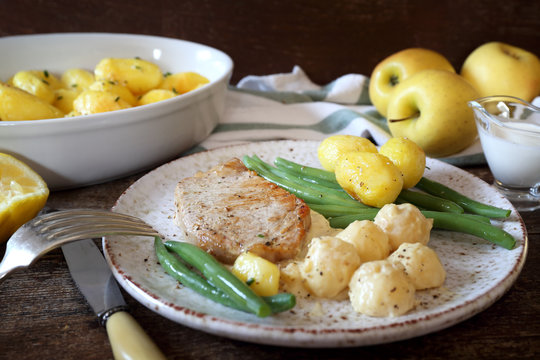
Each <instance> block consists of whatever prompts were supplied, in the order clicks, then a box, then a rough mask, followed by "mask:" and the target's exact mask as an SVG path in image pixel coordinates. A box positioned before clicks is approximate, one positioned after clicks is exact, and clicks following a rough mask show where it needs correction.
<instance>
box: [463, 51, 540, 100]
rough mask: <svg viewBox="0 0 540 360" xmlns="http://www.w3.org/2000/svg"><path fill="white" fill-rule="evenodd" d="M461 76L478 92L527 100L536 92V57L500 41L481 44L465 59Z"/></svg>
mask: <svg viewBox="0 0 540 360" xmlns="http://www.w3.org/2000/svg"><path fill="white" fill-rule="evenodd" d="M461 76H463V77H464V78H465V79H467V81H469V82H470V83H471V84H472V85H473V86H474V87H475V88H476V90H478V93H479V94H480V96H491V95H510V96H515V97H518V98H521V99H523V100H526V101H531V100H532V99H534V98H535V97H536V96H538V95H540V59H538V57H537V56H536V55H535V54H533V53H531V52H529V51H527V50H524V49H521V48H518V47H515V46H512V45H508V44H504V43H501V42H495V41H494V42H489V43H486V44H484V45H481V46H480V47H478V48H477V49H476V50H474V51H473V52H472V53H471V54H470V55H469V56H468V57H467V59H465V62H464V63H463V66H462V68H461Z"/></svg>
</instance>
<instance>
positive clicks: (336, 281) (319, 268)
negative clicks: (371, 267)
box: [300, 236, 361, 299]
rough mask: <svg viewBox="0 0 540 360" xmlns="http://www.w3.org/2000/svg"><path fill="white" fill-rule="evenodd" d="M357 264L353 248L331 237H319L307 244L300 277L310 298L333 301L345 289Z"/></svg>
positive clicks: (358, 262)
mask: <svg viewBox="0 0 540 360" xmlns="http://www.w3.org/2000/svg"><path fill="white" fill-rule="evenodd" d="M360 263H361V260H360V256H358V254H357V253H356V249H355V248H354V246H353V245H352V244H350V243H348V242H346V241H343V240H341V239H338V238H336V237H333V236H321V237H318V238H314V239H312V241H311V243H310V244H309V248H308V252H307V255H306V257H305V258H304V260H303V262H302V263H301V264H300V273H301V274H302V277H303V279H304V280H305V286H306V287H307V289H308V290H309V292H310V293H311V294H313V295H315V296H318V297H321V298H327V299H332V298H335V297H337V296H338V295H339V294H340V293H341V292H342V291H343V290H345V289H346V288H347V285H348V283H349V280H350V278H351V276H352V274H353V273H354V271H355V270H356V269H357V268H358V266H360Z"/></svg>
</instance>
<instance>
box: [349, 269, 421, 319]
mask: <svg viewBox="0 0 540 360" xmlns="http://www.w3.org/2000/svg"><path fill="white" fill-rule="evenodd" d="M349 298H350V300H351V304H352V306H353V308H354V310H355V311H356V312H359V313H362V314H365V315H369V316H376V317H384V316H399V315H403V314H405V313H406V312H408V311H409V310H411V309H412V308H414V306H415V301H416V300H415V288H414V285H413V284H412V283H411V282H410V281H409V279H408V278H407V275H406V274H405V270H404V268H403V266H402V265H401V264H395V263H391V262H390V261H388V260H377V261H370V262H367V263H363V264H362V265H361V266H360V267H359V268H358V270H356V271H355V272H354V274H353V276H352V278H351V281H350V283H349Z"/></svg>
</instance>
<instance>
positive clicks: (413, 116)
mask: <svg viewBox="0 0 540 360" xmlns="http://www.w3.org/2000/svg"><path fill="white" fill-rule="evenodd" d="M418 116H420V112H415V113H414V114H412V115H410V116H407V117H404V118H402V119H388V122H391V123H394V122H400V121H405V120H411V119H414V118H416V117H418Z"/></svg>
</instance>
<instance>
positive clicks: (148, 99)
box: [137, 89, 176, 105]
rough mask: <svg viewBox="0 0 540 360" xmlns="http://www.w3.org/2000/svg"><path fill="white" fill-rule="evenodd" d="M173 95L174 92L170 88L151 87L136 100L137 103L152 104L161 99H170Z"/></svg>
mask: <svg viewBox="0 0 540 360" xmlns="http://www.w3.org/2000/svg"><path fill="white" fill-rule="evenodd" d="M175 96H176V94H175V93H174V92H173V91H170V90H165V89H152V90H150V91H149V92H147V93H146V94H144V95H142V96H141V97H140V99H139V100H138V101H137V105H148V104H153V103H156V102H159V101H162V100H167V99H171V98H173V97H175Z"/></svg>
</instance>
